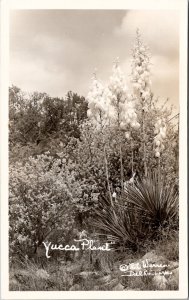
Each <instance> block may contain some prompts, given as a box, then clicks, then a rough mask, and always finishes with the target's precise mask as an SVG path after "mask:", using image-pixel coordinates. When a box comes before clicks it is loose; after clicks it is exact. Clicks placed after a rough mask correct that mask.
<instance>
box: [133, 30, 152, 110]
mask: <svg viewBox="0 0 189 300" xmlns="http://www.w3.org/2000/svg"><path fill="white" fill-rule="evenodd" d="M131 67H132V73H131V78H132V79H131V82H132V84H133V92H134V95H135V96H136V97H142V100H143V109H144V111H147V110H148V108H147V102H148V101H149V99H150V95H151V88H150V86H151V80H150V55H149V52H148V48H147V47H146V46H145V45H144V44H143V43H142V41H141V38H140V34H139V32H138V31H137V38H136V43H135V45H134V48H133V59H132V64H131Z"/></svg>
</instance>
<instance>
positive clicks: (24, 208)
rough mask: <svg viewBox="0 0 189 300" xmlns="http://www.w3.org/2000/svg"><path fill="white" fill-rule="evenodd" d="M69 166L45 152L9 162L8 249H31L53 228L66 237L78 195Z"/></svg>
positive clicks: (52, 230) (78, 190) (52, 232)
mask: <svg viewBox="0 0 189 300" xmlns="http://www.w3.org/2000/svg"><path fill="white" fill-rule="evenodd" d="M75 176H76V174H75V171H74V167H73V166H72V170H71V167H70V169H69V170H68V168H67V166H66V164H65V161H64V159H60V158H59V159H58V158H57V159H53V158H52V157H51V156H49V155H48V154H46V155H40V156H38V157H37V158H32V157H30V158H29V160H28V162H27V163H26V164H25V165H22V164H21V163H16V164H15V165H14V166H10V179H9V207H10V209H9V216H10V230H9V234H10V235H9V236H10V249H11V253H12V252H13V251H14V253H18V252H19V251H23V252H24V253H27V252H30V253H31V252H32V251H33V252H34V251H36V249H37V247H38V246H40V245H41V243H42V242H43V241H44V239H46V238H49V237H50V236H51V237H52V235H53V234H54V232H56V231H60V232H61V236H62V238H63V237H66V235H67V234H68V233H69V231H70V230H71V229H72V226H73V225H74V205H76V203H77V201H78V198H79V197H80V188H79V184H78V183H77V182H76V181H75Z"/></svg>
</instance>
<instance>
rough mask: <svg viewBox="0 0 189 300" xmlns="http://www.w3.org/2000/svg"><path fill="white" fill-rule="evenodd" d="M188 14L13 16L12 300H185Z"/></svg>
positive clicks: (51, 12)
mask: <svg viewBox="0 0 189 300" xmlns="http://www.w3.org/2000/svg"><path fill="white" fill-rule="evenodd" d="M180 18H181V14H180V11H179V10H178V9H154V10H153V9H150V8H149V9H129V8H128V9H126V8H124V9H108V8H107V9H100V8H99V9H83V8H81V9H64V8H59V9H58V8H55V9H46V8H43V9H36V8H35V9H11V10H10V11H9V83H8V89H9V92H8V93H9V94H8V200H7V201H8V248H9V250H8V260H9V262H8V264H9V266H8V268H9V269H8V289H9V291H10V292H22V291H27V292H29V291H30V292H40V291H41V292H42V291H46V292H47V291H48V292H49V291H51V292H52V291H53V292H58V291H61V292H63V291H64V292H69V291H72V292H73V291H74V292H75V291H80V292H87V291H91V292H92V291H109V292H110V291H112V292H114V291H116V292H117V291H121V292H122V293H123V295H125V296H124V297H125V298H127V293H128V292H131V291H134V292H136V291H138V297H142V296H139V294H140V292H144V291H157V292H159V291H167V292H169V291H175V292H176V291H177V292H178V291H179V282H180V280H182V278H181V279H180V278H179V277H180V276H179V274H180V273H179V270H180V248H179V245H180V230H181V229H180V223H179V221H180V218H181V217H182V216H181V215H180V206H181V205H182V204H181V201H182V199H181V197H180V189H181V188H180V187H181V182H180V166H179V162H180V159H181V153H180V139H181V136H180V134H181V133H180V132H181V127H180V126H181V119H182V114H181V106H182V103H181V101H182V100H181V99H180V85H181V82H180V78H181V77H180V75H181V74H180V70H181V69H180V61H181V52H180V49H181V45H180V42H181V39H180V22H181V19H180ZM185 109H186V108H185ZM184 201H185V200H184ZM184 203H185V202H184ZM185 209H186V208H185ZM185 229H186V228H185ZM102 295H103V294H102ZM141 295H142V294H141ZM34 297H36V296H34ZM122 297H123V296H122ZM32 299H33V298H32ZM119 299H121V298H119ZM122 299H123V298H122Z"/></svg>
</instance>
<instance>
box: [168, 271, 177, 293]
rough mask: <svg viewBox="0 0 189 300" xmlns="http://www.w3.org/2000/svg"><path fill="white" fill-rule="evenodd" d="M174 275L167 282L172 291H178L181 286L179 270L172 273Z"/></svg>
mask: <svg viewBox="0 0 189 300" xmlns="http://www.w3.org/2000/svg"><path fill="white" fill-rule="evenodd" d="M171 272H172V274H170V275H169V277H168V279H167V282H168V285H169V287H170V288H171V289H178V286H179V268H176V269H174V270H173V271H171Z"/></svg>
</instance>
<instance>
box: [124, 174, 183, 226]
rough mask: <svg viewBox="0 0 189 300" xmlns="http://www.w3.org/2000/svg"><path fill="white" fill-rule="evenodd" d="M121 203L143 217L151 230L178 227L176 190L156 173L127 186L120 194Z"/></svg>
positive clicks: (177, 197)
mask: <svg viewBox="0 0 189 300" xmlns="http://www.w3.org/2000/svg"><path fill="white" fill-rule="evenodd" d="M122 201H125V202H126V203H127V204H129V205H131V204H132V205H133V206H134V207H135V209H137V210H138V211H139V212H140V215H145V216H146V217H147V218H148V221H149V222H150V224H151V226H152V228H153V229H157V228H160V227H166V226H173V227H177V226H178V215H179V196H178V190H177V189H176V188H175V185H174V184H170V183H167V182H166V179H165V178H163V176H161V175H160V174H159V173H158V172H148V174H147V176H146V177H145V178H143V179H138V180H136V182H135V184H134V185H129V186H128V187H127V189H126V190H125V191H124V192H123V194H122Z"/></svg>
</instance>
